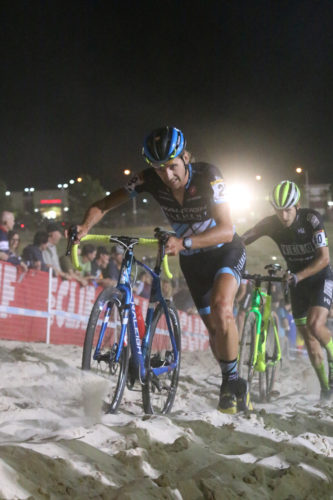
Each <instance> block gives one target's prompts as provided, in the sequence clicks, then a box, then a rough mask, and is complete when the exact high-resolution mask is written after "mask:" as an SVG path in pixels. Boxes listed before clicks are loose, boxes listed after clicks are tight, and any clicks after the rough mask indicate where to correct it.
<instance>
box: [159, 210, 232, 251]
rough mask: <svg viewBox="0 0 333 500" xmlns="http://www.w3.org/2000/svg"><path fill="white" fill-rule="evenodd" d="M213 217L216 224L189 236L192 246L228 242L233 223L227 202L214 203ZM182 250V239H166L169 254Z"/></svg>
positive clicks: (200, 246) (202, 246) (230, 237)
mask: <svg viewBox="0 0 333 500" xmlns="http://www.w3.org/2000/svg"><path fill="white" fill-rule="evenodd" d="M213 217H214V219H215V222H216V226H214V227H212V228H209V229H206V231H203V232H202V233H200V234H195V235H193V236H191V240H192V248H193V249H196V248H205V247H210V246H214V245H218V244H219V243H229V242H230V241H232V238H233V225H232V221H231V215H230V208H229V205H228V204H227V203H221V204H219V205H215V207H214V210H213ZM181 250H184V246H183V239H182V238H176V237H171V238H169V240H168V243H167V246H166V251H167V253H168V254H169V255H178V253H179V252H180V251H181Z"/></svg>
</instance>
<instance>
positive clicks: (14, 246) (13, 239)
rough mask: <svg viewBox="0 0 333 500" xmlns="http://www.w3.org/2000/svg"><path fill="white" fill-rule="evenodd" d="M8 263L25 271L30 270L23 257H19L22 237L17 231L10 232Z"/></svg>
mask: <svg viewBox="0 0 333 500" xmlns="http://www.w3.org/2000/svg"><path fill="white" fill-rule="evenodd" d="M8 243H9V252H8V261H7V262H10V263H11V264H13V265H14V266H20V267H21V268H22V270H23V271H27V270H28V266H27V265H26V264H25V262H23V260H22V259H21V257H20V256H19V255H18V247H19V245H20V235H19V233H18V232H17V231H14V230H13V231H8Z"/></svg>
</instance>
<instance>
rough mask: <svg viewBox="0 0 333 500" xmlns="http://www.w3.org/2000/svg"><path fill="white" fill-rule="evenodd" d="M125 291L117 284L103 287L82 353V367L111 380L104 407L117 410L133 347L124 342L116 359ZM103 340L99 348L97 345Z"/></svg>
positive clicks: (109, 410) (108, 411) (111, 411)
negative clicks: (116, 359) (117, 359)
mask: <svg viewBox="0 0 333 500" xmlns="http://www.w3.org/2000/svg"><path fill="white" fill-rule="evenodd" d="M122 300H123V295H122V294H121V292H120V291H119V290H117V289H116V288H106V289H105V290H103V291H102V292H101V293H100V294H99V296H98V297H97V300H96V302H95V304H94V306H93V308H92V311H91V314H90V318H89V322H88V326H87V330H86V336H85V339H84V346H83V354H82V369H83V370H92V371H94V372H95V373H97V374H98V375H100V376H102V377H104V378H106V379H107V380H108V382H109V383H108V388H107V392H106V394H105V396H104V403H103V409H104V410H105V411H106V412H107V413H114V412H115V411H116V410H117V408H118V406H119V404H120V401H121V398H122V396H123V393H124V389H125V384H126V377H127V371H128V356H129V348H128V346H125V345H123V346H122V351H121V355H120V358H119V361H118V362H116V361H115V356H116V353H117V349H118V345H119V338H120V332H121V322H122V308H121V305H122ZM98 342H100V347H99V349H98V352H95V350H96V346H97V344H98Z"/></svg>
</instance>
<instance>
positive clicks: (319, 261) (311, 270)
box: [296, 247, 330, 281]
mask: <svg viewBox="0 0 333 500" xmlns="http://www.w3.org/2000/svg"><path fill="white" fill-rule="evenodd" d="M329 263H330V254H329V249H328V247H320V248H317V250H316V258H315V260H314V261H313V262H311V264H310V265H308V266H307V267H306V268H305V269H302V271H299V272H298V273H296V276H297V280H298V281H301V280H304V279H305V278H309V277H310V276H313V275H314V274H317V273H319V271H321V270H322V269H324V267H326V266H327V265H328V264H329Z"/></svg>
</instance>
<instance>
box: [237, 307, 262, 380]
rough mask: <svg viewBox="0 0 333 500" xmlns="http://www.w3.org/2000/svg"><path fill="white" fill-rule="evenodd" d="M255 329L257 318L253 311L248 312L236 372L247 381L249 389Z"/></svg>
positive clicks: (252, 370) (251, 376)
mask: <svg viewBox="0 0 333 500" xmlns="http://www.w3.org/2000/svg"><path fill="white" fill-rule="evenodd" d="M256 331H257V320H256V316H255V314H254V313H253V312H250V313H249V314H248V316H247V318H246V320H245V323H244V327H243V332H242V338H241V341H240V346H239V356H238V372H239V375H240V377H242V378H244V379H245V380H247V381H248V383H249V389H250V388H251V383H252V379H253V374H254V367H253V354H254V345H255V339H256Z"/></svg>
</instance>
